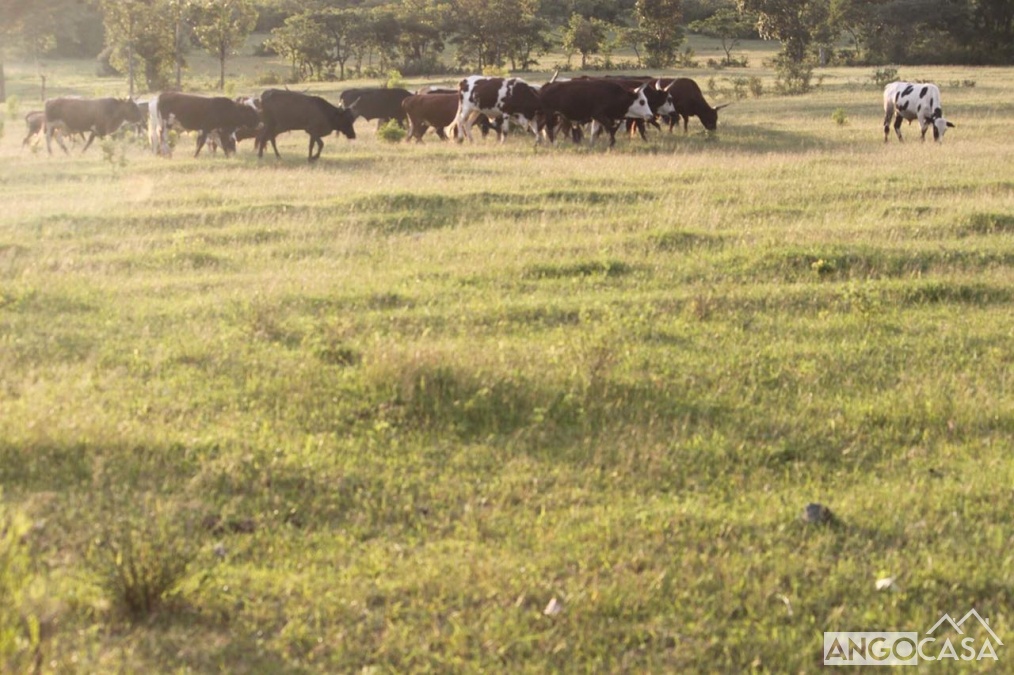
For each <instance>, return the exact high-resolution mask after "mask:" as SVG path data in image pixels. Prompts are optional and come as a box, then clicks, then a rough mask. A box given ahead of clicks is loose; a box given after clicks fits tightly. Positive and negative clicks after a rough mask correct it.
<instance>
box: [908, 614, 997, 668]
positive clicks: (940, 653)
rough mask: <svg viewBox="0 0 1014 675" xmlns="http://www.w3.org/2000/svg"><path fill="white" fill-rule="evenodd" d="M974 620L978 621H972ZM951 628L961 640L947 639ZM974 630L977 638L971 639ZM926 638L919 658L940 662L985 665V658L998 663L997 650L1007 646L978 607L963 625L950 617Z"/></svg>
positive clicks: (939, 623) (942, 620)
mask: <svg viewBox="0 0 1014 675" xmlns="http://www.w3.org/2000/svg"><path fill="white" fill-rule="evenodd" d="M972 618H974V619H975V621H969V619H972ZM976 624H978V627H979V630H975V627H976ZM948 628H950V630H951V631H953V632H954V633H957V634H958V636H961V637H959V638H955V640H952V639H951V637H949V636H947V635H946V633H948V632H950V631H948V630H947V629H948ZM970 630H972V631H974V632H975V634H976V635H974V636H973V635H968V633H969V631H970ZM926 635H927V636H928V637H925V638H923V639H922V640H920V641H919V644H920V654H919V656H920V657H921V658H922V659H925V660H927V661H935V660H938V659H939V660H943V659H953V660H961V661H972V660H975V661H981V660H982V659H984V658H988V659H993V660H994V661H995V660H998V657H997V655H996V648H997V647H1002V646H1003V642H1002V641H1001V640H1000V638H999V637H998V636H997V634H996V633H995V632H994V631H993V629H992V628H990V627H989V619H984V618H982V616H981V615H980V614H979V612H977V611H976V610H975V608H974V607H973V608H972V609H971V610H969V612H968V613H967V614H965V615H964V616H963V617H961V619H960V620H959V621H955V620H954V619H953V618H951V615H950V614H944V615H943V616H942V617H940V620H939V621H937V622H936V623H935V624H933V626H932V627H931V628H930V629H929V630H928V631H926ZM938 635H939V637H938ZM955 641H956V642H957V644H955Z"/></svg>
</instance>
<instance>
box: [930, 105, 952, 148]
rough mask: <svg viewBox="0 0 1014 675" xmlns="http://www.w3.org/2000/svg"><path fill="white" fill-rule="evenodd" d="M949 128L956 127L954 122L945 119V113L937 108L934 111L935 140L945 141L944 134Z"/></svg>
mask: <svg viewBox="0 0 1014 675" xmlns="http://www.w3.org/2000/svg"><path fill="white" fill-rule="evenodd" d="M948 127H952V128H953V127H954V124H953V123H952V122H949V121H948V120H946V119H944V115H943V111H941V110H940V108H937V109H936V110H934V111H933V140H934V141H942V140H944V134H945V133H946V132H947V128H948Z"/></svg>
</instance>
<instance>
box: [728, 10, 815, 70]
mask: <svg viewBox="0 0 1014 675" xmlns="http://www.w3.org/2000/svg"><path fill="white" fill-rule="evenodd" d="M737 3H738V4H739V8H740V9H741V10H744V11H748V12H754V13H756V15H757V30H758V32H759V33H760V35H761V37H763V38H773V39H775V40H778V41H780V42H781V43H782V54H783V55H784V57H785V58H786V59H788V61H789V62H791V63H797V64H798V63H803V62H804V61H806V58H807V56H808V52H809V49H810V46H811V45H812V44H813V42H814V40H815V39H816V38H817V35H818V31H820V30H821V29H823V28H825V27H826V26H827V22H828V18H829V16H830V0H737Z"/></svg>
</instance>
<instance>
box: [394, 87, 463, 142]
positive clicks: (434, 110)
mask: <svg viewBox="0 0 1014 675" xmlns="http://www.w3.org/2000/svg"><path fill="white" fill-rule="evenodd" d="M401 107H402V109H403V110H404V111H405V115H406V117H407V118H408V137H407V138H406V139H405V140H406V141H411V140H415V141H416V142H418V143H422V137H423V134H425V133H426V130H427V129H429V128H430V127H433V130H434V131H436V132H437V136H439V137H440V138H441V140H447V134H446V133H445V132H444V129H445V128H447V127H449V126H451V125H452V124H454V120H455V118H456V117H457V115H458V92H456V91H451V92H449V93H443V92H441V93H434V94H413V95H411V96H409V97H408V98H406V99H405V100H404V101H402V102H401Z"/></svg>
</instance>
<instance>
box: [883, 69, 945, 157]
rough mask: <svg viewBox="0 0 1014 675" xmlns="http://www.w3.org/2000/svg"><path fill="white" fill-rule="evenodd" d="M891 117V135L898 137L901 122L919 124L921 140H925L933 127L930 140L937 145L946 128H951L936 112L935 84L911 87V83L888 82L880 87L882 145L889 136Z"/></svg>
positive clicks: (942, 115) (937, 100) (936, 95)
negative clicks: (882, 103) (892, 123)
mask: <svg viewBox="0 0 1014 675" xmlns="http://www.w3.org/2000/svg"><path fill="white" fill-rule="evenodd" d="M892 116H894V133H896V134H898V140H899V141H904V140H905V139H903V138H902V137H901V121H902V120H908V121H909V122H911V121H912V120H919V126H920V127H921V128H922V140H924V141H925V140H926V130H927V129H928V128H929V127H930V126H932V127H933V140H934V141H941V140H943V138H944V132H946V131H947V127H953V126H954V125H953V124H952V123H950V122H948V121H947V120H946V119H944V113H943V110H941V109H940V88H939V87H937V85H935V84H928V83H927V84H914V83H912V82H892V83H891V84H889V85H887V86H886V87H884V142H885V143H886V142H887V140H888V137H889V136H890V135H891V117H892Z"/></svg>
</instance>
